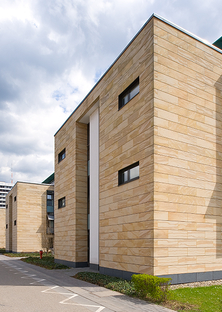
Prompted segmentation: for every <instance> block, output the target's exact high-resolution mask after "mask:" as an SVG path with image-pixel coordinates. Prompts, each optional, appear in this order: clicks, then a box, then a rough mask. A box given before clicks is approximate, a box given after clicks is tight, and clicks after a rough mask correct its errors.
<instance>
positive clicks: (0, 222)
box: [0, 182, 12, 248]
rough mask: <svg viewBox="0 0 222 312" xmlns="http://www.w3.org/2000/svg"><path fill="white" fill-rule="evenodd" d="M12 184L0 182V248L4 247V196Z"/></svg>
mask: <svg viewBox="0 0 222 312" xmlns="http://www.w3.org/2000/svg"><path fill="white" fill-rule="evenodd" d="M11 188H12V184H11V183H5V182H0V248H5V208H6V204H5V198H6V194H7V193H8V192H9V191H10V190H11Z"/></svg>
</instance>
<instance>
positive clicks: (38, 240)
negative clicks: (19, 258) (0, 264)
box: [6, 182, 54, 252]
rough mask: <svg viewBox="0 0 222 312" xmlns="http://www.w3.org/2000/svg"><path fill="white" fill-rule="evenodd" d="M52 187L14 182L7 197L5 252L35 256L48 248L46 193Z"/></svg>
mask: <svg viewBox="0 0 222 312" xmlns="http://www.w3.org/2000/svg"><path fill="white" fill-rule="evenodd" d="M53 189H54V186H53V185H47V184H35V183H24V182H17V183H16V184H15V186H14V187H13V188H12V190H11V191H10V192H9V193H8V194H7V196H6V205H7V209H6V250H7V251H12V252H34V251H39V250H41V249H44V248H47V247H48V238H49V237H48V236H47V231H46V226H47V211H46V207H47V191H53Z"/></svg>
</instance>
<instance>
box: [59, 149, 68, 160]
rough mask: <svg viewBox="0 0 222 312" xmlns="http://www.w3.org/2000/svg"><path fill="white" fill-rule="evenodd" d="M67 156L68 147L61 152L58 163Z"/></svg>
mask: <svg viewBox="0 0 222 312" xmlns="http://www.w3.org/2000/svg"><path fill="white" fill-rule="evenodd" d="M65 158H66V148H64V149H63V150H62V151H61V152H60V153H59V154H58V163H60V162H61V161H62V160H63V159H65Z"/></svg>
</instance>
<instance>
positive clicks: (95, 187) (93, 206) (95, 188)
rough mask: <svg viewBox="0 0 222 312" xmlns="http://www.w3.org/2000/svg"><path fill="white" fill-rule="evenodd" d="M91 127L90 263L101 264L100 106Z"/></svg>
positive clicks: (92, 116) (91, 118)
mask: <svg viewBox="0 0 222 312" xmlns="http://www.w3.org/2000/svg"><path fill="white" fill-rule="evenodd" d="M89 127H90V256H89V258H90V259H89V262H90V265H96V266H98V265H99V108H97V109H96V110H95V111H94V112H93V113H92V114H91V115H90V117H89Z"/></svg>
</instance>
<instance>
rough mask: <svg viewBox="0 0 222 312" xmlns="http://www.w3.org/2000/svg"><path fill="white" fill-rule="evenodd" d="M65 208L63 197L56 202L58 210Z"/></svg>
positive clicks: (64, 198)
mask: <svg viewBox="0 0 222 312" xmlns="http://www.w3.org/2000/svg"><path fill="white" fill-rule="evenodd" d="M63 203H64V204H63ZM65 206H66V197H65V196H64V197H61V198H60V199H59V200H58V209H61V208H64V207H65Z"/></svg>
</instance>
